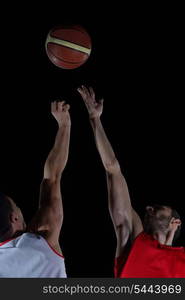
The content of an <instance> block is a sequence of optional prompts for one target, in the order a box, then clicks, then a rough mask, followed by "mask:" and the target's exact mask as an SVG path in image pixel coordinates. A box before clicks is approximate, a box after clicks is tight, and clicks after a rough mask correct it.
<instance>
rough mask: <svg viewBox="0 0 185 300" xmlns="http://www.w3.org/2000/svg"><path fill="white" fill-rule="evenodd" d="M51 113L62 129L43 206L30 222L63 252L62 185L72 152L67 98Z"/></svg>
mask: <svg viewBox="0 0 185 300" xmlns="http://www.w3.org/2000/svg"><path fill="white" fill-rule="evenodd" d="M51 113H52V115H53V116H54V118H55V119H56V121H57V123H58V131H57V135H56V138H55V143H54V146H53V148H52V149H51V151H50V153H49V155H48V157H47V159H46V162H45V165H44V176H43V180H42V183H41V186H40V198H39V208H38V211H37V212H36V214H35V216H34V217H33V219H32V221H31V223H30V224H29V226H28V230H29V231H31V232H38V233H39V234H41V235H42V236H43V237H44V238H45V239H46V240H47V241H48V242H49V243H50V245H51V246H52V247H54V248H55V249H56V250H57V251H60V252H61V250H60V246H59V235H60V231H61V227H62V223H63V205H62V196H61V188H60V186H61V177H62V173H63V171H64V169H65V166H66V163H67V160H68V153H69V141H70V129H71V120H70V115H69V105H67V104H65V102H64V101H63V102H53V103H52V104H51Z"/></svg>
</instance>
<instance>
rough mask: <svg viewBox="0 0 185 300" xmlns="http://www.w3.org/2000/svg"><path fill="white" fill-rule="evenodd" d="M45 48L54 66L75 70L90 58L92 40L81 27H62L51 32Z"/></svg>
mask: <svg viewBox="0 0 185 300" xmlns="http://www.w3.org/2000/svg"><path fill="white" fill-rule="evenodd" d="M45 47H46V53H47V55H48V57H49V59H50V60H51V62H52V63H53V64H54V65H56V66H57V67H59V68H62V69H75V68H78V67H80V66H81V65H82V64H84V63H85V62H86V61H87V59H88V58H89V56H90V53H91V38H90V36H89V34H88V32H87V31H86V30H85V29H84V28H83V27H82V26H80V25H70V26H65V25H61V26H58V27H55V28H53V29H51V30H50V31H49V33H48V35H47V38H46V44H45Z"/></svg>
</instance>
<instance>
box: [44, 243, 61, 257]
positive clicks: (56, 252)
mask: <svg viewBox="0 0 185 300" xmlns="http://www.w3.org/2000/svg"><path fill="white" fill-rule="evenodd" d="M46 242H47V244H48V246H49V247H50V248H51V250H53V252H55V254H57V255H59V256H60V257H62V258H64V256H63V255H62V254H60V253H59V252H58V251H56V250H55V249H54V248H53V247H52V246H51V245H50V244H49V243H48V241H46Z"/></svg>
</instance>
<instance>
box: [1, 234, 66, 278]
mask: <svg viewBox="0 0 185 300" xmlns="http://www.w3.org/2000/svg"><path fill="white" fill-rule="evenodd" d="M0 277H6V278H10V277H13V278H24V277H25V278H30V277H36V278H40V277H43V278H48V277H56V278H61V277H63V278H65V277H67V275H66V271H65V264H64V257H63V256H62V255H61V254H59V253H57V252H56V251H55V250H54V249H53V248H52V247H51V246H50V245H49V244H48V243H47V241H46V240H45V239H44V238H43V237H42V236H40V235H37V234H33V233H23V234H22V235H21V236H19V237H17V238H14V239H11V240H9V241H7V242H4V243H0Z"/></svg>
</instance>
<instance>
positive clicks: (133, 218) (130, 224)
mask: <svg viewBox="0 0 185 300" xmlns="http://www.w3.org/2000/svg"><path fill="white" fill-rule="evenodd" d="M107 187H108V198H109V211H110V215H111V217H112V221H113V224H114V228H115V233H116V237H117V249H116V256H117V257H118V256H120V255H121V254H122V253H123V252H124V251H125V249H126V248H128V244H129V243H130V242H132V241H133V240H134V238H135V237H136V236H137V235H138V234H139V233H140V232H141V231H142V230H143V228H142V223H141V220H140V217H139V215H138V214H137V213H136V212H135V210H134V209H133V207H132V205H131V200H130V195H129V190H128V186H127V183H126V180H125V178H124V176H123V174H122V173H121V170H120V171H118V172H116V174H107Z"/></svg>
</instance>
